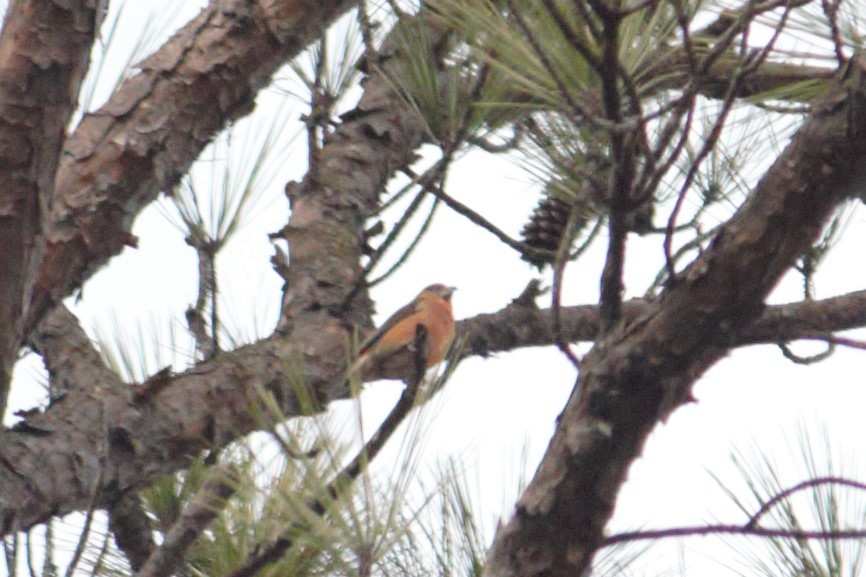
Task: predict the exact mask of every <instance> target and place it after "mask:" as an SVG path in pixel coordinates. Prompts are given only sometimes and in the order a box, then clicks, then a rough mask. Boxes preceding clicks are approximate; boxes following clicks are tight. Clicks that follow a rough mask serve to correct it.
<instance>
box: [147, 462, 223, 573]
mask: <svg viewBox="0 0 866 577" xmlns="http://www.w3.org/2000/svg"><path fill="white" fill-rule="evenodd" d="M237 483H238V472H237V471H236V470H235V468H234V467H233V466H231V465H218V466H217V467H215V468H214V469H213V471H212V474H211V476H210V477H209V478H208V479H207V480H206V481H205V482H204V484H203V485H202V487H201V489H199V491H198V492H197V493H196V494H195V496H193V498H192V499H190V500H189V501H188V502H187V503H186V506H185V507H184V509H183V512H182V513H181V514H180V517H179V518H178V520H177V522H176V523H175V524H174V526H172V528H171V529H170V530H169V531H168V533H166V535H165V540H164V541H163V542H162V544H161V545H160V546H159V547H157V548H156V549H155V550H154V552H153V554H152V555H151V556H150V558H149V559H148V560H147V562H146V563H145V564H144V566H143V567H142V568H141V570H140V571H139V572H138V573H136V577H162V576H163V575H170V574H172V573H174V572H175V571H176V570H177V568H178V567H180V565H181V563H183V560H184V557H185V555H186V551H187V550H188V549H189V547H190V545H192V544H193V542H195V540H196V539H198V537H199V535H201V534H202V532H203V531H204V530H205V529H207V527H208V525H210V524H211V522H212V521H213V520H214V519H215V518H216V516H217V515H218V514H219V512H220V510H222V508H223V507H224V506H225V503H226V501H227V500H228V499H229V498H230V497H231V496H232V495H234V493H235V490H236V488H237Z"/></svg>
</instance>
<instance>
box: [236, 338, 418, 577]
mask: <svg viewBox="0 0 866 577" xmlns="http://www.w3.org/2000/svg"><path fill="white" fill-rule="evenodd" d="M427 338H428V335H427V332H426V329H425V328H424V327H423V326H422V325H418V326H417V327H416V333H415V345H414V347H413V350H414V351H415V356H414V369H415V370H414V375H413V378H412V379H411V380H410V381H409V383H407V385H406V387H405V388H404V389H403V393H402V394H401V395H400V398H399V399H398V400H397V403H396V404H395V405H394V407H393V408H392V409H391V411H390V412H389V413H388V415H387V416H386V417H385V420H384V421H382V424H381V425H379V428H378V429H377V430H376V432H375V433H373V435H372V436H371V437H370V438H369V439H368V440H367V442H366V443H364V446H363V447H362V448H361V450H360V451H358V453H357V454H356V455H355V457H354V458H353V459H352V460H351V461H350V462H349V463H348V464H347V465H346V466H345V467H344V468H343V469H342V470H341V471H340V472H339V473H337V475H335V476H334V478H333V479H332V480H331V481H330V482H329V483H328V484H327V485H325V487H324V489H323V493H324V494H325V495H326V496H327V500H326V499H325V498H323V497H317V498H314V499H312V500H311V501H309V502H308V503H307V508H308V509H309V510H310V511H311V512H312V513H313V515H315V516H316V517H324V516H325V515H326V514H327V513H328V503H329V502H333V501H337V500H339V499H340V498H342V497H343V496H344V495H345V493H346V491H347V489H348V488H349V487H350V486H351V484H352V483H353V482H354V481H355V479H357V478H358V476H359V475H360V474H361V473H362V472H363V471H364V470H365V469H366V467H367V465H368V464H369V463H370V462H371V461H372V460H373V459H375V458H376V456H377V455H378V454H379V453H380V452H381V450H382V448H383V447H384V446H385V443H387V442H388V439H390V438H391V436H392V435H393V434H394V432H395V431H396V430H397V427H398V426H399V425H400V423H402V422H403V420H404V419H405V418H406V416H407V415H408V414H409V412H410V411H411V410H412V408H413V407H414V406H415V403H416V400H417V398H418V392H419V390H420V387H421V383H422V382H423V380H424V369H425V366H426V362H425V361H426V350H427ZM299 530H308V527H305V526H304V525H303V524H302V523H300V522H297V523H293V524H292V525H291V526H290V527H289V528H288V529H287V530H285V531H283V535H281V536H280V537H277V538H276V539H274V540H272V541H269V542H267V543H260V544H258V545H256V547H255V548H254V550H253V553H252V554H251V555H250V556H248V557H247V558H246V559H245V560H244V561H243V563H241V565H240V566H239V567H238V568H237V569H235V570H234V571H232V572H231V573H229V574H228V575H227V576H226V577H252V575H254V574H255V573H256V572H258V571H259V570H260V569H262V568H263V567H265V566H267V565H269V564H271V563H273V562H275V561H277V560H278V559H280V558H281V557H282V556H283V555H284V554H285V553H286V552H287V551H288V550H289V549H290V548H291V547H292V546H293V545H294V543H295V538H294V537H293V534H294V533H296V532H297V531H299Z"/></svg>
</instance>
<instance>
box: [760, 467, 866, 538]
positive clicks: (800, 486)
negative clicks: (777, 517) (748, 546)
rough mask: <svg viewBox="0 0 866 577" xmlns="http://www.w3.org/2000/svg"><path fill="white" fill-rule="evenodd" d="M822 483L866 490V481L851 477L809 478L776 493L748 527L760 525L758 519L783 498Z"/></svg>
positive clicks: (762, 506)
mask: <svg viewBox="0 0 866 577" xmlns="http://www.w3.org/2000/svg"><path fill="white" fill-rule="evenodd" d="M822 485H840V486H842V487H849V488H852V489H860V490H861V491H866V483H860V482H858V481H852V480H851V479H844V478H841V477H818V478H816V479H808V480H806V481H803V482H801V483H797V484H796V485H794V486H793V487H788V488H787V489H785V490H783V491H780V492H779V493H777V494H776V495H774V496H773V498H772V499H770V500H769V501H767V502H766V503H764V504H763V505H761V508H760V509H758V511H757V512H756V513H755V514H754V515H752V516H751V517H750V518H749V522H748V523H746V525H745V526H746V527H747V528H749V529H754V528H755V527H757V525H758V521H760V520H761V517H763V516H764V515H765V514H766V513H767V512H769V511H770V509H772V508H773V507H775V506H776V505H778V504H779V503H780V502H781V501H782V500H784V499H787V498H788V497H790V496H791V495H793V494H794V493H798V492H800V491H803V490H804V489H811V488H813V487H820V486H822Z"/></svg>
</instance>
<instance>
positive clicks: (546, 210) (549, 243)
mask: <svg viewBox="0 0 866 577" xmlns="http://www.w3.org/2000/svg"><path fill="white" fill-rule="evenodd" d="M570 214H571V205H569V203H568V202H566V201H564V200H562V199H561V198H559V197H557V196H554V195H550V196H546V197H545V198H543V199H541V201H540V202H539V203H538V206H536V207H535V210H534V211H532V216H530V217H529V222H528V223H526V226H524V227H523V231H522V232H521V235H522V236H523V242H524V243H525V244H526V245H527V246H529V247H531V248H535V249H540V250H546V251H550V253H549V254H529V255H524V257H523V258H524V259H525V260H527V261H528V262H529V263H531V264H533V265H535V266H537V267H538V268H541V267H542V266H544V265H545V264H547V263H551V262H553V259H554V257H555V255H556V251H557V249H558V248H559V244H560V243H561V242H562V236H563V235H564V234H565V229H566V227H567V226H568V217H569V215H570Z"/></svg>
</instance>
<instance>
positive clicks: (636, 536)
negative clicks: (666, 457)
mask: <svg viewBox="0 0 866 577" xmlns="http://www.w3.org/2000/svg"><path fill="white" fill-rule="evenodd" d="M707 535H740V536H743V537H749V536H751V537H768V538H783V539H832V540H840V539H866V529H850V530H845V531H804V530H800V529H763V528H760V527H747V526H745V525H703V526H695V527H672V528H670V529H657V530H655V531H634V532H625V533H617V534H615V535H611V536H610V537H606V538H605V539H603V540H602V542H601V545H600V546H599V547H611V546H613V545H617V544H619V543H628V542H633V541H647V540H653V541H657V540H659V539H669V538H671V537H705V536H707Z"/></svg>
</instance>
